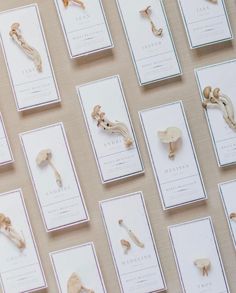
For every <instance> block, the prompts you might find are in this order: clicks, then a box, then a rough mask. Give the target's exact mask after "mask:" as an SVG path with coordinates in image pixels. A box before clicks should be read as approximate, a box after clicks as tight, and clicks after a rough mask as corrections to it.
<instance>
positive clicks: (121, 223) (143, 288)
mask: <svg viewBox="0 0 236 293" xmlns="http://www.w3.org/2000/svg"><path fill="white" fill-rule="evenodd" d="M100 209H101V213H102V218H103V222H104V226H105V230H106V234H107V238H108V241H109V245H110V250H111V254H112V258H113V262H114V266H115V269H116V273H117V277H118V280H119V284H120V289H121V292H122V293H137V292H139V293H151V292H162V291H165V290H166V289H167V288H166V284H165V280H164V276H163V272H162V268H161V264H160V260H159V256H158V252H157V248H156V245H155V240H154V237H153V233H152V230H151V224H150V221H149V217H148V214H147V209H146V205H145V202H144V197H143V194H142V192H136V193H132V194H127V195H124V196H120V197H115V198H112V199H108V200H105V201H101V202H100ZM122 242H124V243H125V244H126V245H124V247H122V244H121V243H122Z"/></svg>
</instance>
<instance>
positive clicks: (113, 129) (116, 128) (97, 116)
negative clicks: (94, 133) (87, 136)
mask: <svg viewBox="0 0 236 293" xmlns="http://www.w3.org/2000/svg"><path fill="white" fill-rule="evenodd" d="M105 115H106V114H105V113H104V112H102V111H101V106H99V105H96V106H95V107H94V108H93V112H92V114H91V116H92V118H93V119H94V120H96V121H97V126H98V127H101V128H103V129H104V130H106V131H108V132H110V133H118V134H121V135H122V136H123V138H124V143H125V146H126V147H130V146H132V144H133V139H132V137H131V136H130V134H129V129H128V127H127V126H126V125H125V124H124V123H122V122H118V121H115V122H111V121H109V120H108V119H107V118H106V117H105Z"/></svg>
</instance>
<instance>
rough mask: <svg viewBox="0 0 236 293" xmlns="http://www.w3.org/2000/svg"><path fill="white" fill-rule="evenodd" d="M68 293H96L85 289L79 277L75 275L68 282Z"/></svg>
mask: <svg viewBox="0 0 236 293" xmlns="http://www.w3.org/2000/svg"><path fill="white" fill-rule="evenodd" d="M67 293H95V292H94V291H93V290H91V289H88V288H86V287H84V285H83V284H82V282H81V280H80V278H79V276H78V275H77V274H76V273H73V274H72V275H71V276H70V278H69V280H68V282H67Z"/></svg>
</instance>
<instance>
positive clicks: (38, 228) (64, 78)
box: [0, 0, 236, 293]
mask: <svg viewBox="0 0 236 293" xmlns="http://www.w3.org/2000/svg"><path fill="white" fill-rule="evenodd" d="M34 2H37V3H38V5H39V10H40V13H41V17H42V22H43V25H44V29H45V33H46V38H47V41H48V46H49V50H50V53H51V57H52V62H53V65H54V70H55V74H56V77H57V81H58V85H59V89H60V93H61V97H62V103H61V105H60V106H56V107H52V108H49V109H44V110H40V109H39V110H37V111H31V112H29V113H27V114H19V113H17V111H16V107H15V102H14V98H13V94H12V90H11V87H10V83H9V78H8V75H7V69H6V66H5V62H4V58H3V54H2V52H0V111H1V112H2V114H3V117H4V121H5V124H6V128H7V132H8V135H9V138H10V142H11V146H12V149H13V154H14V157H15V164H14V165H13V166H12V167H11V168H3V169H1V170H0V192H5V191H9V190H12V189H15V188H19V187H21V188H22V189H23V193H24V197H25V200H26V205H27V208H28V212H29V216H30V220H31V223H32V227H33V231H34V234H35V238H36V242H37V243H38V247H39V251H40V255H41V259H42V262H43V267H44V270H45V273H46V277H47V281H48V285H49V289H48V292H50V293H54V292H57V287H56V282H55V279H54V275H53V271H52V267H51V264H50V261H49V256H48V253H49V252H50V251H53V250H57V249H62V248H66V247H69V246H72V245H76V244H80V243H84V242H87V241H94V243H95V247H96V250H97V254H98V258H99V261H100V265H101V269H102V273H103V276H104V280H105V284H106V287H107V290H108V292H111V293H118V292H119V286H118V281H117V278H116V274H115V270H114V266H113V263H112V258H111V254H110V251H109V247H108V242H107V239H106V235H105V231H104V228H103V224H102V220H101V216H100V212H99V207H98V201H99V200H102V199H106V198H110V197H114V196H118V195H122V194H126V193H130V192H133V191H137V190H142V191H143V192H144V196H145V199H146V205H147V209H148V213H149V216H150V220H151V223H152V228H153V232H154V235H155V239H156V243H157V247H158V250H159V254H160V258H161V262H162V265H163V269H164V274H165V277H166V281H167V286H168V289H169V290H168V292H170V293H179V292H181V287H180V283H179V279H178V275H177V271H176V266H175V263H174V258H173V254H172V251H171V246H170V241H169V238H168V233H167V226H168V225H170V224H175V223H180V222H183V221H188V220H192V219H195V218H199V217H204V216H209V215H210V216H212V218H213V222H214V225H215V229H216V234H217V238H218V241H219V246H220V250H221V253H222V257H223V262H224V265H225V269H226V274H227V277H228V281H229V285H230V288H231V292H236V282H235V271H236V255H235V251H234V248H233V244H232V241H231V237H230V234H229V230H228V226H227V222H226V219H225V216H224V211H223V207H222V204H221V201H220V196H219V193H218V189H217V183H219V182H222V181H226V180H230V179H235V178H236V166H235V167H231V168H228V169H224V170H220V169H219V168H218V167H217V164H216V159H215V155H214V152H213V147H212V144H211V140H210V135H209V132H208V128H207V124H206V120H205V117H204V112H203V110H202V108H201V103H200V100H199V94H198V89H197V85H196V82H195V78H194V72H193V69H194V68H195V67H199V66H204V65H208V64H213V63H217V62H221V61H225V60H228V59H231V58H235V56H236V49H235V44H236V43H235V41H233V42H232V43H231V42H228V43H223V44H219V45H216V46H210V47H208V48H203V49H198V50H194V51H191V50H190V49H189V45H188V42H187V37H186V34H185V31H184V27H183V23H182V19H181V16H180V12H179V9H178V6H177V1H176V0H165V1H164V3H165V7H166V11H167V16H168V19H169V23H170V27H171V29H172V33H173V37H174V40H175V44H176V47H177V51H178V54H179V57H180V61H181V64H182V67H183V72H184V75H183V77H182V78H181V79H175V80H170V81H166V82H162V83H159V84H155V85H152V86H150V87H147V88H141V87H139V86H138V83H137V79H136V75H135V72H134V67H133V64H132V61H131V58H130V54H129V50H128V47H127V44H126V40H125V36H124V33H123V29H122V26H121V22H120V19H119V16H118V12H117V8H116V4H115V0H103V3H104V8H105V11H106V15H107V18H108V23H109V25H110V29H111V33H112V37H113V41H114V44H115V48H114V50H112V52H110V53H109V52H108V53H105V54H102V55H97V56H91V57H88V58H87V57H86V58H83V59H79V60H70V59H69V56H68V52H67V48H66V44H65V41H64V37H63V34H62V30H61V26H60V23H59V19H58V17H57V13H56V9H55V6H54V3H53V0H37V1H31V0H10V1H3V0H1V1H0V10H1V11H2V10H5V9H9V8H15V7H17V6H21V5H26V4H31V3H34ZM226 5H227V8H228V11H229V16H230V21H231V24H232V28H233V31H234V33H235V34H236V17H235V15H236V2H235V1H234V0H226ZM114 74H119V75H120V77H121V80H122V83H123V87H124V91H125V94H126V98H127V103H128V105H129V108H130V114H131V118H132V120H133V124H134V128H135V130H136V134H137V138H138V141H139V145H140V148H141V154H142V157H143V160H144V163H145V169H146V172H145V175H144V176H140V177H133V178H130V179H128V180H125V181H121V182H118V183H114V184H110V185H106V186H103V185H102V184H101V182H100V178H99V174H98V170H97V167H96V164H95V160H94V157H93V153H92V149H91V147H90V142H89V139H88V135H87V131H86V128H85V123H84V121H83V117H82V111H81V108H80V105H79V101H78V99H77V95H76V91H75V86H76V85H79V84H81V83H85V82H89V81H93V80H96V79H99V78H103V77H107V76H110V75H114ZM111 99H112V96H111ZM179 99H182V100H183V101H184V106H185V110H186V113H187V117H188V121H189V125H190V129H191V132H192V136H193V141H194V143H195V147H196V152H197V155H198V159H199V163H200V166H201V170H202V173H203V177H204V180H205V185H206V189H207V192H208V195H209V200H208V201H207V203H202V204H198V205H194V206H191V207H185V208H183V209H178V210H174V211H171V212H163V211H162V208H161V204H160V200H159V195H158V191H157V188H156V185H155V181H154V176H153V173H152V169H151V164H150V161H149V158H148V153H147V149H146V146H145V143H144V138H143V135H142V132H141V126H140V122H139V118H138V111H139V110H141V109H145V108H148V107H153V106H156V105H161V104H164V103H168V102H172V101H175V100H179ZM58 121H62V122H63V123H64V125H65V129H66V132H67V136H68V140H69V144H70V147H71V151H72V155H73V158H74V161H75V165H76V169H77V172H78V176H79V179H80V182H81V186H82V189H83V193H84V197H85V201H86V204H87V207H88V210H89V213H90V217H91V222H90V224H89V225H87V226H86V225H85V226H83V227H76V228H74V229H72V230H65V231H60V232H56V233H53V234H47V233H46V232H45V230H44V227H43V223H42V220H41V217H40V213H39V208H38V205H37V202H36V198H35V195H34V191H33V187H32V185H31V181H30V178H29V174H28V170H27V167H26V163H25V160H24V157H23V152H22V149H21V146H20V141H19V137H18V133H19V132H22V131H27V130H31V129H34V128H37V127H41V126H45V125H48V124H51V123H55V122H58Z"/></svg>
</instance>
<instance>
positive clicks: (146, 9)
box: [139, 6, 163, 37]
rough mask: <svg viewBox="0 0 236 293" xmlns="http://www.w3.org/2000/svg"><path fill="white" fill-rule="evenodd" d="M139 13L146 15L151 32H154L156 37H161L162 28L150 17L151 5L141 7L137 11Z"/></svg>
mask: <svg viewBox="0 0 236 293" xmlns="http://www.w3.org/2000/svg"><path fill="white" fill-rule="evenodd" d="M139 13H140V14H141V15H142V16H143V17H146V18H147V19H148V21H149V22H150V24H151V29H152V32H153V34H154V36H156V37H162V36H163V29H162V28H159V29H158V28H157V27H156V25H155V23H154V22H153V20H152V18H151V14H152V9H151V6H148V7H146V8H145V9H142V10H140V11H139Z"/></svg>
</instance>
